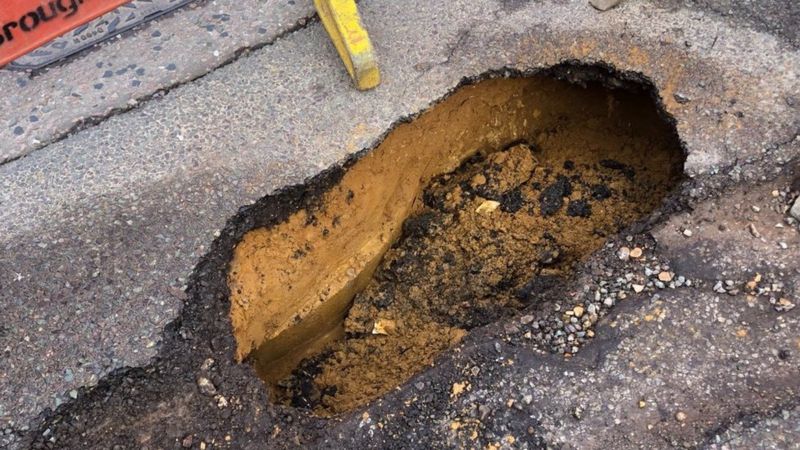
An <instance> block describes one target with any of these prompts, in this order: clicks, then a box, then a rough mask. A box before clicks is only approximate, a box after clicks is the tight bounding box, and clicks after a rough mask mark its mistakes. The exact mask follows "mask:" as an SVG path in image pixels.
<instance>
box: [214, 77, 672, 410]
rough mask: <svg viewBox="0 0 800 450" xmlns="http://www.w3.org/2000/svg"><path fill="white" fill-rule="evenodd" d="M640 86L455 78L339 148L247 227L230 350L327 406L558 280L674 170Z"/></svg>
mask: <svg viewBox="0 0 800 450" xmlns="http://www.w3.org/2000/svg"><path fill="white" fill-rule="evenodd" d="M683 160H684V157H683V152H682V149H681V146H680V143H679V140H678V138H677V135H676V134H675V131H674V128H673V127H672V126H671V125H670V124H669V123H668V122H667V121H666V120H665V119H664V118H663V117H662V116H661V115H660V114H659V110H658V107H657V106H656V104H655V103H654V101H653V99H652V97H651V96H650V95H649V91H647V90H646V89H639V90H634V91H631V90H628V89H613V88H609V87H606V85H604V84H600V83H588V84H585V85H582V86H579V85H575V84H570V83H567V82H565V81H559V80H554V79H551V78H547V77H544V76H536V77H527V78H499V79H489V80H485V81H481V82H479V83H477V84H473V85H469V86H465V87H462V88H460V89H459V90H458V91H456V92H455V93H454V94H452V95H451V96H449V97H448V98H447V99H445V100H443V101H442V102H441V103H439V104H438V105H436V106H435V107H433V108H431V109H430V110H428V111H427V112H425V113H423V114H422V115H420V116H419V117H418V118H416V119H415V120H413V121H411V122H409V123H405V124H402V125H400V126H398V127H397V128H396V129H395V130H393V131H392V132H391V133H390V134H389V135H388V136H387V137H386V139H385V140H384V141H383V142H382V143H381V144H380V145H379V146H378V147H377V148H375V149H374V150H372V151H371V152H368V153H367V154H365V155H364V156H363V157H361V158H360V159H358V160H357V161H356V162H355V163H353V164H351V165H350V166H349V168H347V171H346V172H345V173H344V175H343V176H342V178H341V180H340V181H339V182H338V183H337V184H336V185H334V186H333V187H331V188H330V189H329V190H328V191H327V192H325V193H324V194H322V195H321V197H320V198H319V201H317V202H316V203H315V206H314V207H309V208H306V209H303V210H300V211H298V212H296V213H295V214H293V215H291V216H290V217H289V218H288V220H286V221H285V222H283V223H281V224H279V225H276V226H273V227H270V228H260V229H255V230H252V231H250V232H248V233H247V234H246V235H245V236H244V237H243V239H242V240H241V242H240V243H239V244H238V245H237V247H236V249H235V252H234V257H233V261H232V262H231V266H230V272H229V278H228V283H229V286H230V292H231V320H232V323H233V328H234V334H235V338H236V341H237V345H238V349H237V356H238V358H239V359H240V360H244V359H245V358H248V359H249V360H252V362H253V363H254V365H255V367H256V369H257V371H258V372H259V374H260V376H261V377H262V378H263V379H264V380H265V381H267V382H268V383H269V384H270V386H271V388H272V389H271V392H272V395H273V398H274V401H276V402H279V403H283V404H287V405H293V406H297V407H303V408H309V409H311V410H313V411H314V412H315V413H316V414H319V415H323V416H329V415H333V414H337V413H341V412H345V411H349V410H352V409H354V408H357V407H359V406H361V405H364V404H366V403H368V402H370V401H372V400H374V399H376V398H378V397H380V396H381V395H383V394H385V393H387V392H388V391H390V390H391V389H393V388H395V387H397V386H398V385H400V384H402V383H404V382H405V381H406V380H408V379H409V378H410V377H411V376H412V375H414V374H416V373H418V372H420V371H422V370H424V369H425V367H427V366H430V365H431V364H432V363H433V361H434V359H435V358H436V356H437V355H439V354H440V353H442V352H444V351H446V350H448V349H449V348H451V347H452V346H453V345H455V344H456V343H458V342H459V340H461V339H462V338H463V337H464V336H465V334H466V333H468V331H469V330H470V329H472V328H474V327H477V326H482V325H486V324H488V323H490V322H492V321H495V320H497V319H499V318H502V317H504V316H508V315H513V314H515V313H517V312H518V311H519V310H520V309H522V308H525V307H526V306H528V305H529V304H530V303H531V302H532V301H535V299H536V293H537V292H538V291H539V290H541V289H543V288H544V287H546V286H552V285H554V284H556V285H557V284H558V283H561V282H563V280H564V279H565V278H566V277H568V276H569V275H570V273H571V272H572V270H573V268H574V266H575V265H576V264H577V263H578V262H580V261H581V260H582V259H583V258H585V257H586V256H588V255H589V254H591V253H592V252H594V251H595V250H597V249H598V248H600V246H602V244H603V242H604V241H605V240H606V238H607V237H608V236H609V235H611V234H614V233H617V232H619V231H620V230H621V229H623V228H624V227H626V226H627V225H628V224H630V223H632V222H634V221H636V220H638V219H640V218H642V217H643V216H646V215H647V214H649V213H650V212H652V211H653V210H654V209H656V208H658V207H659V206H660V204H661V202H662V200H663V198H664V196H665V195H666V194H667V193H668V192H669V191H670V189H671V188H672V187H673V186H674V185H675V183H676V182H677V181H678V180H679V179H680V175H681V173H682V166H683Z"/></svg>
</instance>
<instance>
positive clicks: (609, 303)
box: [603, 297, 614, 307]
mask: <svg viewBox="0 0 800 450" xmlns="http://www.w3.org/2000/svg"><path fill="white" fill-rule="evenodd" d="M603 304H604V305H606V306H608V307H611V306H614V299H613V298H611V297H606V299H605V300H603Z"/></svg>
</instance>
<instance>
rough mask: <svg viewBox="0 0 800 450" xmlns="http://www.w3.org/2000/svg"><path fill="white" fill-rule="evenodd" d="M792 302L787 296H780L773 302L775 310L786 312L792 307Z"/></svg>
mask: <svg viewBox="0 0 800 450" xmlns="http://www.w3.org/2000/svg"><path fill="white" fill-rule="evenodd" d="M794 306H795V305H794V303H792V302H791V301H790V300H789V299H788V298H781V299H779V300H778V301H777V302H776V303H775V311H778V312H786V311H791V310H792V309H794Z"/></svg>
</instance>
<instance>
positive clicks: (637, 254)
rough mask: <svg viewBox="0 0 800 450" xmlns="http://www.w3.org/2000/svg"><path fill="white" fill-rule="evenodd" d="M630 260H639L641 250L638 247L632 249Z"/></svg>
mask: <svg viewBox="0 0 800 450" xmlns="http://www.w3.org/2000/svg"><path fill="white" fill-rule="evenodd" d="M630 256H631V258H641V257H642V249H641V248H639V247H634V248H633V250H631V253H630Z"/></svg>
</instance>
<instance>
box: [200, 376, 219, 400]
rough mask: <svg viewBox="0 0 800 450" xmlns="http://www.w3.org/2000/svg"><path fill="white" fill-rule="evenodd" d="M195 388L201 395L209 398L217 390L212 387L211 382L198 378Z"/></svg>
mask: <svg viewBox="0 0 800 450" xmlns="http://www.w3.org/2000/svg"><path fill="white" fill-rule="evenodd" d="M197 387H198V389H200V392H201V393H202V394H205V395H208V396H211V395H214V394H216V393H217V388H216V387H214V383H212V382H211V380H209V379H208V378H206V377H200V378H198V379H197Z"/></svg>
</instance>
